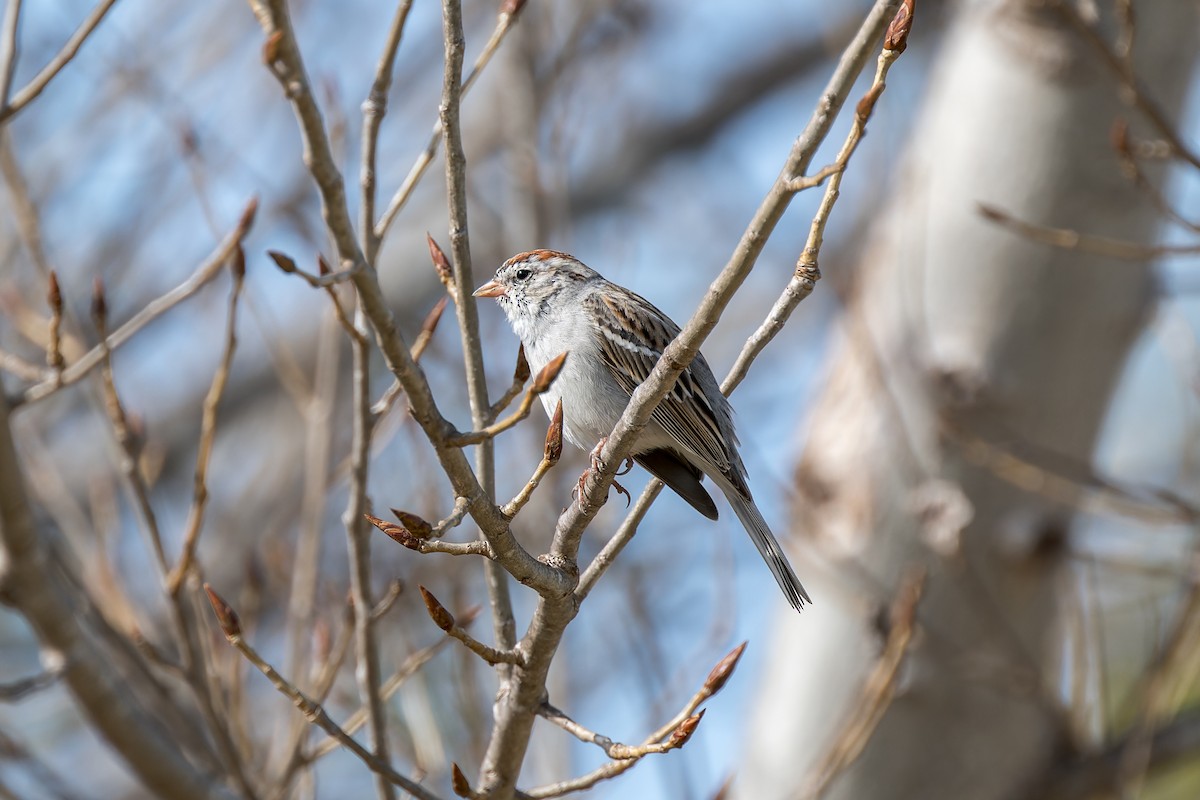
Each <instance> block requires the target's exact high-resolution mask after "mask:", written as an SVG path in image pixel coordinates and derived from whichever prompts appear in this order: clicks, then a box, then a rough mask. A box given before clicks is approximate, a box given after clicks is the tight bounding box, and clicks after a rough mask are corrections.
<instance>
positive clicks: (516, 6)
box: [500, 0, 525, 17]
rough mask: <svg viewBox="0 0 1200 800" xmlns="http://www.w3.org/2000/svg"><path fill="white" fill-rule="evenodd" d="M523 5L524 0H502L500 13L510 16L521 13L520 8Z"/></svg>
mask: <svg viewBox="0 0 1200 800" xmlns="http://www.w3.org/2000/svg"><path fill="white" fill-rule="evenodd" d="M524 7H525V0H504V2H503V3H501V4H500V14H501V15H504V14H507V15H508V16H510V17H515V16H516V15H517V14H520V13H521V9H522V8H524Z"/></svg>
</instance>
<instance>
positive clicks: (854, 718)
mask: <svg viewBox="0 0 1200 800" xmlns="http://www.w3.org/2000/svg"><path fill="white" fill-rule="evenodd" d="M924 589H925V573H924V571H923V570H919V569H918V570H913V571H911V572H910V573H909V574H908V575H907V576H906V577H905V578H904V580H903V582H902V583H901V585H900V588H899V590H898V591H897V592H896V597H895V599H894V600H893V601H892V607H891V610H890V612H889V615H888V619H889V624H888V636H887V642H886V643H885V644H884V647H883V653H882V655H880V657H879V660H878V661H877V662H876V663H875V666H874V667H873V668H872V669H871V672H870V673H869V674H868V675H867V677H866V680H865V681H864V682H863V690H862V692H861V694H860V697H859V702H858V705H857V706H856V707H855V708H854V710H853V711H851V712H850V714H849V715H848V717H847V719H846V722H845V723H844V724H843V726H842V729H841V732H840V733H839V734H838V736H837V738H836V739H834V740H833V744H832V745H830V747H829V749H828V751H826V754H825V757H824V758H823V759H822V760H821V761H820V762H819V764H818V765H817V766H816V768H815V769H814V770H813V772H812V773H811V774H810V776H809V778H808V781H807V785H806V786H805V787H804V789H803V790H802V792H801V797H804V798H808V800H816V798H819V797H821V796H822V795H823V794H825V792H826V791H827V790H828V789H829V786H830V785H831V784H832V782H833V780H834V778H836V777H837V776H838V775H839V774H841V772H842V771H843V770H845V769H846V768H847V767H848V766H850V764H852V763H853V762H854V760H855V759H856V758H858V756H859V755H860V754H861V753H862V751H863V748H864V747H865V746H866V744H867V741H868V740H869V739H870V738H871V734H872V733H874V732H875V728H876V727H877V726H878V725H879V721H880V720H881V719H883V713H884V712H885V711H887V708H888V706H889V705H890V704H891V702H892V697H893V695H894V693H895V689H896V679H897V676H898V675H899V674H900V665H901V664H903V663H904V656H905V654H906V653H907V652H908V645H909V643H910V642H911V641H912V638H913V633H914V631H915V629H916V619H917V603H919V602H920V600H921V594H922V593H923V591H924Z"/></svg>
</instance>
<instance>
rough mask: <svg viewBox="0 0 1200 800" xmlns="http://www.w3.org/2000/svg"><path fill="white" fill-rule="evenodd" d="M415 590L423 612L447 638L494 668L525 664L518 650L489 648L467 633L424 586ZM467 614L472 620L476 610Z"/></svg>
mask: <svg viewBox="0 0 1200 800" xmlns="http://www.w3.org/2000/svg"><path fill="white" fill-rule="evenodd" d="M417 589H419V590H420V592H421V599H422V600H424V601H425V610H426V611H428V612H429V616H430V618H431V619H432V620H433V622H434V624H435V625H437V626H438V627H439V628H441V629H442V630H443V631H445V633H446V635H447V636H449V637H451V638H453V639H458V640H459V641H460V642H462V643H463V644H464V645H466V646H467V649H468V650H470V651H471V652H472V653H474V654H475V655H477V656H479V657H480V658H482V659H483V660H484V661H486V662H487V663H488V664H489V665H491V666H493V667H494V666H496V665H497V664H524V663H525V658H524V657H523V656H522V655H521V652H520V651H519V650H501V649H498V648H495V647H490V646H488V645H486V644H484V643H483V642H481V641H479V640H478V639H476V638H475V637H474V636H472V635H471V634H469V633H467V631H466V629H465V628H463V627H462V626H461V625H459V624H458V623H457V622H456V621H455V620H454V615H453V614H451V613H450V612H449V611H447V610H446V607H445V606H443V605H442V604H441V603H440V602H439V601H438V599H437V598H436V597H434V596H433V593H432V592H430V591H429V590H428V589H426V588H425V587H424V586H418V587H417ZM469 613H470V615H471V618H472V619H473V618H474V617H475V614H476V613H478V610H477V609H476V610H473V611H471V612H469Z"/></svg>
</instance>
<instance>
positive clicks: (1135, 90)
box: [1046, 0, 1200, 169]
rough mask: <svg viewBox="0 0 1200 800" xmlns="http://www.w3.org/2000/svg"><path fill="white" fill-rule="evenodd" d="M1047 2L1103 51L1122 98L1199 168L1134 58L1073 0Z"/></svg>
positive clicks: (1197, 158) (1198, 157)
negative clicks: (1120, 49)
mask: <svg viewBox="0 0 1200 800" xmlns="http://www.w3.org/2000/svg"><path fill="white" fill-rule="evenodd" d="M1046 2H1048V3H1049V5H1050V6H1051V7H1052V8H1053V9H1054V10H1055V11H1057V12H1058V13H1059V14H1060V15H1061V16H1062V18H1063V19H1064V20H1066V21H1067V23H1069V24H1070V25H1071V27H1072V28H1074V29H1075V30H1076V32H1077V33H1079V34H1080V35H1081V36H1082V37H1083V38H1084V40H1085V41H1087V42H1088V44H1090V45H1092V47H1093V48H1094V49H1095V50H1096V52H1097V53H1098V54H1099V55H1100V60H1101V61H1102V62H1104V65H1105V66H1106V67H1108V69H1109V71H1110V72H1112V74H1113V76H1114V77H1115V78H1116V79H1117V80H1118V81H1119V83H1120V87H1119V88H1120V89H1121V91H1120V92H1119V96H1120V98H1121V100H1122V102H1124V103H1126V104H1127V105H1131V106H1133V107H1134V108H1136V109H1137V110H1138V111H1140V112H1141V113H1142V115H1143V116H1144V117H1145V118H1146V119H1147V120H1148V121H1149V122H1150V123H1151V124H1152V125H1153V126H1154V127H1155V128H1156V129H1157V130H1158V133H1159V135H1160V136H1162V137H1163V138H1164V139H1166V140H1167V142H1168V143H1169V144H1170V146H1171V150H1172V151H1173V152H1174V153H1175V155H1177V156H1178V157H1179V158H1182V159H1183V160H1184V161H1187V162H1188V163H1189V164H1191V165H1192V166H1193V167H1196V168H1197V169H1200V155H1198V154H1197V153H1196V152H1195V151H1193V150H1192V149H1191V148H1190V147H1188V146H1187V145H1186V144H1185V143H1184V141H1183V139H1181V138H1180V137H1179V132H1178V131H1176V129H1175V126H1174V125H1172V124H1171V121H1170V120H1168V119H1167V115H1166V114H1165V113H1164V112H1163V110H1162V109H1161V108H1160V107H1159V105H1158V103H1156V102H1155V101H1154V100H1153V99H1152V98H1151V97H1150V94H1149V92H1148V91H1147V89H1146V87H1145V86H1142V85H1141V83H1140V81H1138V78H1137V76H1136V75H1135V74H1133V72H1132V71H1130V69H1129V67H1130V63H1131V62H1130V61H1129V60H1127V59H1124V58H1122V56H1121V54H1120V53H1118V52H1116V51H1114V50H1113V48H1112V47H1110V46H1109V45H1108V43H1107V42H1106V41H1104V37H1103V36H1101V35H1100V32H1099V30H1098V29H1097V27H1096V25H1094V24H1092V23H1089V22H1088V21H1087V20H1085V19H1084V18H1083V16H1082V15H1081V14H1080V13H1079V10H1078V9H1077V8H1076V7H1075V5H1074V4H1073V3H1069V2H1067V1H1066V0H1046Z"/></svg>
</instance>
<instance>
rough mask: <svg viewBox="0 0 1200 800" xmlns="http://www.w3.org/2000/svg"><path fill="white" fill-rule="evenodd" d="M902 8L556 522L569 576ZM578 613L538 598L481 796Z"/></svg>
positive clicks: (516, 762) (850, 58)
mask: <svg viewBox="0 0 1200 800" xmlns="http://www.w3.org/2000/svg"><path fill="white" fill-rule="evenodd" d="M899 5H900V2H899V0H878V2H876V4H875V5H874V6H873V8H872V9H871V11H870V12H869V13H868V15H867V18H866V19H865V20H864V22H863V25H862V27H861V28H860V30H859V32H858V34H857V35H856V36H855V38H854V40H853V41H852V42H851V43H850V44H849V45H848V46H847V48H846V50H845V51H844V52H843V55H842V58H841V59H840V61H839V63H838V66H837V67H836V69H835V71H834V74H833V76H832V78H831V79H830V82H829V85H828V87H827V88H826V90H825V92H824V93H823V94H822V97H821V102H820V104H819V105H818V107H817V109H816V110H815V111H814V113H813V116H812V118H811V120H810V121H809V123H808V125H807V126H806V128H805V130H804V131H803V132H802V133H801V135H800V136H799V138H798V139H797V140H796V142H795V144H794V145H793V147H792V150H791V152H790V153H789V155H788V157H787V159H786V161H785V163H784V166H783V169H782V170H781V172H780V174H779V177H778V178H777V179H776V181H775V183H774V184H773V185H772V187H771V189H770V191H769V192H768V193H767V195H766V197H765V198H764V199H763V201H762V203H761V204H760V206H759V209H758V211H757V212H756V213H755V215H754V218H753V219H752V220H751V222H750V224H749V225H748V226H747V228H746V230H745V232H744V233H743V234H742V238H741V240H740V241H739V243H738V246H737V248H736V249H735V251H734V253H733V256H732V257H731V258H730V260H729V262H728V263H727V264H726V266H725V268H724V269H723V270H722V271H721V274H720V275H719V276H718V277H717V279H716V280H715V281H714V282H713V283H712V285H711V286H710V287H709V289H708V292H707V293H706V294H705V297H704V300H703V301H702V302H701V304H700V306H699V307H698V308H697V310H696V312H695V313H694V314H693V316H692V318H691V319H690V320H689V322H688V323H687V325H686V326H684V328H683V330H682V332H681V333H680V335H679V336H678V337H676V339H675V340H674V342H673V343H672V344H671V345H669V346H668V347H667V348H666V350H665V351H664V352H663V354H662V356H661V357H660V358H659V360H658V363H657V364H656V365H655V368H654V369H653V370H652V372H651V374H650V376H649V377H648V378H647V380H646V381H645V382H643V383H642V385H641V386H640V387H638V389H637V390H635V391H634V393H633V396H632V398H631V399H630V402H629V405H628V406H627V407H626V409H625V412H624V413H623V414H622V417H621V419H620V420H619V421H618V423H617V425H616V426H615V427H614V429H613V432H612V433H611V434H610V435H609V437H608V439H607V442H606V443H605V445H604V447H603V449H602V451H601V453H600V458H601V461H602V462H603V464H604V465H606V466H605V468H603V469H600V470H594V471H591V472H589V477H588V479H587V480H586V481H585V485H584V487H583V490H582V491H581V493H580V499H581V502H579V503H575V504H572V505H571V507H570V508H568V509H567V510H566V512H564V513H563V514H562V515H561V516H560V517H559V520H558V523H557V525H556V528H555V532H554V537H553V541H552V544H551V550H550V553H549V554H548V555H547V556H546V557H545V558H546V559H547V560H550V561H552V562H554V563H560V564H562V565H563V566H564V569H567V570H573V569H574V565H575V559H576V556H577V554H578V548H579V543H580V539H581V537H582V534H583V530H584V528H585V527H586V526H587V525H588V524H589V523H590V522H591V520H592V518H593V517H594V516H595V515H596V513H597V511H598V510H599V508H600V505H601V504H602V503H603V502H604V500H605V497H606V495H607V493H608V489H609V486H610V485H611V483H612V480H613V477H614V475H615V472H616V470H617V469H618V468H619V467H620V465H621V464H622V463H623V461H624V459H625V456H626V455H628V453H629V451H630V449H631V448H632V446H633V443H634V441H635V439H636V437H637V436H638V434H639V433H640V432H641V430H642V429H643V428H644V426H645V425H646V423H647V422H648V421H649V419H650V415H651V413H652V412H653V410H654V407H655V406H656V405H657V404H658V403H659V402H660V401H661V400H662V398H663V397H664V396H665V395H666V393H667V392H668V391H670V389H671V388H672V386H674V384H675V381H676V380H677V379H678V377H679V375H680V374H681V373H682V371H683V370H684V369H685V368H686V367H687V366H688V364H690V363H691V361H692V359H693V358H695V356H696V354H697V353H698V352H699V348H700V345H701V344H702V343H703V341H704V338H705V337H706V336H707V335H708V333H709V332H710V331H711V330H712V329H713V327H714V326H715V325H716V323H717V321H718V320H719V319H720V316H721V312H722V311H723V310H724V308H725V307H726V305H727V304H728V303H729V301H730V298H732V296H733V294H734V292H736V291H737V289H738V288H739V287H740V286H741V284H742V282H743V281H744V280H745V278H746V276H747V275H748V274H749V272H750V270H751V268H752V267H753V266H754V263H755V261H756V260H757V258H758V255H759V253H761V252H762V248H763V247H764V245H765V243H766V240H767V238H768V237H769V236H770V235H771V234H772V233H773V231H774V229H775V226H776V225H777V224H778V223H779V220H780V219H781V218H782V216H783V213H784V211H785V210H786V209H787V206H788V204H789V203H790V201H791V199H792V198H793V197H794V193H792V192H790V191H788V189H787V188H786V184H787V183H788V182H789V181H791V180H792V179H793V178H795V177H796V176H798V175H803V174H804V172H805V170H806V169H807V168H808V165H809V164H810V163H811V161H812V158H813V156H814V154H815V152H816V149H817V147H818V146H819V145H820V143H821V142H822V140H823V139H824V138H825V137H826V136H827V135H828V133H829V130H830V128H831V126H832V124H833V119H834V117H835V116H836V114H837V112H838V111H839V109H840V108H841V106H842V104H843V103H844V102H845V100H846V98H847V97H848V96H849V93H850V91H851V88H852V87H853V84H854V80H855V79H856V77H857V76H858V74H859V73H860V72H861V71H862V69H863V68H864V67H865V66H866V64H867V62H868V60H869V59H870V58H871V55H872V53H873V52H874V51H875V49H876V47H877V44H876V43H877V42H878V40H879V36H880V34H882V33H883V31H884V29H885V27H886V26H887V25H888V23H889V21H891V20H892V18H893V16H894V15H895V13H896V9H897V7H898V6H899ZM577 611H578V608H577V605H576V597H575V595H574V593H573V592H572V593H571V594H570V595H569V596H567V597H557V596H554V595H551V594H549V593H543V594H542V595H541V597H540V599H539V601H538V605H537V607H536V609H535V611H534V615H533V620H532V622H531V623H530V627H529V631H528V632H527V633H526V636H525V638H524V639H523V641H522V644H523V649H524V650H525V653H526V657H527V664H526V665H525V667H524V668H522V669H521V670H519V671H518V672H517V673H516V674H514V680H513V682H512V683H513V684H514V685H512V686H510V687H509V691H508V692H507V694H506V695H505V696H504V697H502V698H500V699H499V700H498V702H497V703H496V706H495V715H494V724H493V729H492V738H491V741H490V742H489V745H488V750H487V752H486V753H485V756H484V761H483V764H482V766H481V770H480V773H481V778H482V780H481V787H480V791H481V792H482V793H484V794H489V793H490V794H492V795H499V796H501V797H507V796H509V795H510V794H511V793H512V792H513V791H514V788H515V784H516V780H517V775H518V774H519V771H520V765H521V763H522V761H523V759H524V756H525V751H526V749H527V747H528V743H529V736H530V732H531V730H532V727H533V719H534V716H535V715H536V714H537V710H538V708H539V707H540V705H541V701H542V696H543V694H544V692H545V685H546V683H545V682H546V676H547V674H548V673H549V669H550V664H551V662H552V660H553V657H554V653H555V651H556V650H557V648H558V645H559V643H560V642H561V640H562V636H563V632H564V631H565V629H566V626H567V625H568V624H569V623H570V621H571V620H572V619H573V618H574V616H575V614H576V613H577Z"/></svg>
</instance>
